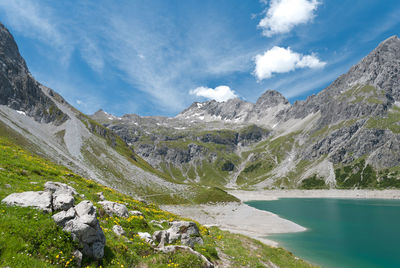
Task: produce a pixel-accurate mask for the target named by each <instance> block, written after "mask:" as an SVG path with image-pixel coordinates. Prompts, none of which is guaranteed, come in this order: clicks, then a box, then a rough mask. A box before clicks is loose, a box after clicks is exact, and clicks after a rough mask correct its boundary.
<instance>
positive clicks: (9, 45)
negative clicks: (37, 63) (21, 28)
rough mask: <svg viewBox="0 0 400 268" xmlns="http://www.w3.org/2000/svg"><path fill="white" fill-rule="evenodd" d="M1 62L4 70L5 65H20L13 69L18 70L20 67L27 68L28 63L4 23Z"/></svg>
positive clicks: (1, 25)
mask: <svg viewBox="0 0 400 268" xmlns="http://www.w3.org/2000/svg"><path fill="white" fill-rule="evenodd" d="M0 63H1V64H2V66H1V69H2V70H4V68H5V67H10V65H14V66H15V67H19V68H15V69H14V70H12V71H18V70H19V69H20V68H22V69H23V70H27V67H26V63H25V61H24V59H23V58H22V57H21V55H20V53H19V50H18V46H17V43H16V42H15V40H14V38H13V36H12V35H11V34H10V32H9V31H8V30H7V28H6V27H4V25H3V24H2V23H0ZM9 70H10V69H9Z"/></svg>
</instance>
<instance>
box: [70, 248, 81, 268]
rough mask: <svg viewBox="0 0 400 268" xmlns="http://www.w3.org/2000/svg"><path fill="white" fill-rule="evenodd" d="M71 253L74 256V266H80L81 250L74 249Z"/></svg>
mask: <svg viewBox="0 0 400 268" xmlns="http://www.w3.org/2000/svg"><path fill="white" fill-rule="evenodd" d="M72 254H73V256H74V257H75V261H76V266H78V267H81V265H82V258H83V255H82V252H80V251H79V250H75V251H74V252H73V253H72Z"/></svg>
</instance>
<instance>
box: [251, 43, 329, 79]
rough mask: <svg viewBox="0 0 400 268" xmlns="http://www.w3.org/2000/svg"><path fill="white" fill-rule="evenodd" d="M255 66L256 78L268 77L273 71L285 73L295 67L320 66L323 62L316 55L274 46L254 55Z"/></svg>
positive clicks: (323, 64) (322, 65)
mask: <svg viewBox="0 0 400 268" xmlns="http://www.w3.org/2000/svg"><path fill="white" fill-rule="evenodd" d="M255 64H256V68H255V70H254V75H255V76H256V77H257V78H258V80H263V79H268V78H270V77H271V76H272V74H273V73H287V72H290V71H293V70H295V69H297V68H312V69H314V68H322V67H324V66H325V64H326V63H325V62H323V61H320V60H319V59H318V58H317V56H316V55H314V54H311V55H302V54H300V53H296V52H293V51H292V50H291V49H290V48H289V47H288V48H282V47H277V46H274V47H273V48H271V49H270V50H268V51H266V52H264V54H262V55H257V56H256V57H255Z"/></svg>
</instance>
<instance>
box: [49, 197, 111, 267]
mask: <svg viewBox="0 0 400 268" xmlns="http://www.w3.org/2000/svg"><path fill="white" fill-rule="evenodd" d="M53 219H54V221H55V222H56V223H57V225H59V226H60V227H62V228H63V230H64V231H66V232H69V233H71V236H72V238H73V239H74V240H75V241H78V242H79V244H80V246H82V247H83V250H82V251H83V254H84V255H86V256H88V257H90V258H93V259H96V260H98V259H101V258H103V256H104V246H105V243H106V237H105V235H104V233H103V230H102V229H101V227H100V224H99V221H98V219H97V216H96V208H95V207H94V206H93V204H92V203H91V202H90V201H88V200H84V201H82V202H80V203H79V204H78V205H76V206H75V207H73V208H70V209H69V210H68V211H61V212H59V213H57V214H55V215H53Z"/></svg>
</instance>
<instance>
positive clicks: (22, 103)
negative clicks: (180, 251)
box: [0, 24, 236, 203]
mask: <svg viewBox="0 0 400 268" xmlns="http://www.w3.org/2000/svg"><path fill="white" fill-rule="evenodd" d="M0 63H1V64H0V65H1V66H0V68H1V69H0V82H1V83H0V129H1V131H0V134H1V135H3V136H7V137H9V138H13V139H14V138H15V140H16V141H18V143H19V144H20V145H22V146H24V147H25V148H28V149H30V150H31V151H33V152H35V153H37V154H40V155H42V156H44V157H46V158H48V159H51V160H52V161H55V162H57V163H59V164H62V165H64V166H66V167H68V168H70V169H72V170H73V171H75V172H77V173H78V174H80V175H82V176H85V177H87V178H90V179H93V180H95V181H97V182H100V183H102V184H104V185H107V186H110V187H113V188H115V189H118V190H120V191H122V192H124V193H129V194H132V195H134V196H137V197H143V198H146V199H149V200H156V201H163V202H169V203H171V202H172V203H177V202H189V201H188V200H192V199H193V200H197V199H196V198H198V199H201V198H202V196H203V195H204V194H205V192H207V189H205V188H202V187H198V186H196V185H185V184H182V183H180V182H177V181H176V180H174V179H173V178H172V177H171V176H170V175H168V174H165V173H163V172H162V171H159V170H157V169H154V168H153V167H152V166H151V165H150V164H148V163H147V162H146V161H144V160H143V159H142V158H141V157H140V156H139V155H137V154H136V153H135V151H134V150H133V148H132V147H131V146H129V145H128V144H127V143H126V142H125V141H124V140H123V139H121V138H120V137H119V136H117V135H116V134H115V133H114V132H112V131H111V130H109V129H107V128H105V127H104V126H102V125H101V124H99V123H97V122H96V121H94V120H92V119H90V118H89V117H87V116H86V115H84V114H82V113H81V112H79V111H78V110H77V109H75V108H74V107H72V106H71V105H70V104H68V103H67V102H66V101H65V100H64V99H63V98H62V97H61V96H60V95H58V94H57V93H55V92H54V91H53V90H52V89H49V88H47V87H45V86H43V85H41V84H40V83H39V82H37V81H36V80H35V79H34V78H33V77H32V75H31V74H30V73H29V70H28V68H27V67H26V64H25V61H24V60H23V59H22V57H21V56H20V54H19V51H18V47H17V45H16V43H15V41H14V39H13V37H12V36H11V34H10V33H9V32H8V30H7V29H6V28H5V27H4V26H3V25H1V24H0ZM209 192H210V194H211V195H212V193H213V194H214V197H211V199H213V198H214V199H215V200H225V198H227V199H226V200H236V199H235V198H234V197H232V196H229V195H227V194H226V193H224V192H223V191H219V190H217V189H210V190H209ZM190 202H192V201H190Z"/></svg>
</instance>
